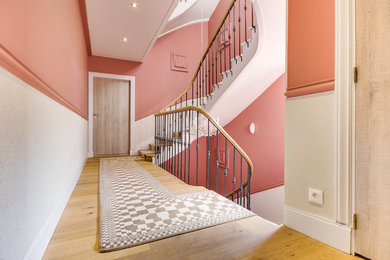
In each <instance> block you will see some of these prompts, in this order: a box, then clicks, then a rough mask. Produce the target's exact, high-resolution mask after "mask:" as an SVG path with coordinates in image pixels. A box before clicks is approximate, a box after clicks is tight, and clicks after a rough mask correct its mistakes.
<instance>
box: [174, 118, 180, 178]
mask: <svg viewBox="0 0 390 260" xmlns="http://www.w3.org/2000/svg"><path fill="white" fill-rule="evenodd" d="M176 117H177V121H176V129H177V131H176V153H175V158H176V177H177V178H179V173H180V169H179V162H180V159H179V158H180V157H179V149H180V146H179V133H180V130H179V121H180V119H179V113H176Z"/></svg>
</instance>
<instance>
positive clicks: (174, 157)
mask: <svg viewBox="0 0 390 260" xmlns="http://www.w3.org/2000/svg"><path fill="white" fill-rule="evenodd" d="M173 118H174V122H173V129H174V131H173V140H174V141H173V154H172V156H173V175H175V176H176V132H177V131H176V113H174V114H173Z"/></svg>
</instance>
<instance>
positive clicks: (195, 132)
mask: <svg viewBox="0 0 390 260" xmlns="http://www.w3.org/2000/svg"><path fill="white" fill-rule="evenodd" d="M247 2H249V0H233V1H232V2H231V3H230V5H229V7H228V10H227V12H226V13H225V15H224V17H223V19H222V21H221V23H220V24H219V26H218V29H217V31H216V32H215V34H214V36H213V37H212V39H211V41H210V43H209V45H208V47H207V49H206V51H205V52H204V54H203V56H202V58H201V61H200V63H199V65H198V67H197V69H196V71H195V74H194V76H193V78H192V80H191V82H190V84H189V85H188V86H187V88H186V89H185V90H184V91H183V92H182V93H181V94H180V95H179V97H177V98H176V99H175V100H173V101H172V102H170V103H169V104H168V105H167V106H166V107H164V108H163V109H162V110H161V111H160V112H159V113H157V114H155V160H154V161H155V163H156V164H157V165H159V166H160V167H162V168H164V169H165V170H167V171H169V172H170V173H172V174H174V175H175V176H176V177H177V178H179V179H181V180H183V181H184V182H186V183H189V184H192V185H203V186H205V187H207V188H208V189H212V190H215V191H217V192H218V193H220V194H223V195H224V196H226V197H228V198H230V199H232V200H233V201H235V202H236V203H238V204H240V205H242V206H244V207H247V208H248V209H250V180H251V177H252V174H253V164H252V162H251V160H250V158H249V157H248V155H247V154H246V153H245V152H244V151H243V150H242V149H241V147H240V146H239V145H238V144H237V143H236V142H235V141H234V140H233V138H231V137H230V136H229V134H228V133H226V131H225V130H224V129H223V128H222V127H221V126H220V125H219V124H218V123H217V122H216V120H214V119H213V118H212V117H211V116H210V115H209V114H208V113H207V112H206V111H204V110H203V109H202V108H201V107H202V106H203V105H205V104H206V102H207V99H209V98H212V95H213V92H214V89H215V88H217V87H219V83H220V82H221V81H222V79H223V78H224V77H229V75H232V74H233V71H232V63H233V62H235V63H238V62H240V60H242V45H243V44H244V45H245V44H246V45H249V37H251V34H252V32H253V31H254V32H255V31H256V17H255V15H254V10H253V3H252V2H251V4H250V8H248V3H247ZM248 9H250V10H248ZM248 24H249V25H250V26H249V27H248ZM194 142H196V146H194V145H193V143H194ZM221 171H222V174H221ZM221 182H222V183H223V185H221Z"/></svg>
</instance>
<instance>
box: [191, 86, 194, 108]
mask: <svg viewBox="0 0 390 260" xmlns="http://www.w3.org/2000/svg"><path fill="white" fill-rule="evenodd" d="M191 84H192V95H191V98H192V105H194V82H192V83H191Z"/></svg>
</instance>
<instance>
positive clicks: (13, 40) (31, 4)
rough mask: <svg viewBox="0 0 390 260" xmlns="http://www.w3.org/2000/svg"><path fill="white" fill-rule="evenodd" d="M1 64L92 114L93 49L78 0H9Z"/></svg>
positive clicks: (1, 14) (1, 22)
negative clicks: (89, 55)
mask: <svg viewBox="0 0 390 260" xmlns="http://www.w3.org/2000/svg"><path fill="white" fill-rule="evenodd" d="M0 65H1V66H3V67H4V68H6V69H7V70H9V71H11V72H12V73H13V74H15V75H16V76H18V77H19V78H21V79H22V80H25V81H26V82H27V83H29V84H31V85H32V86H33V87H35V88H37V89H38V90H40V91H42V92H43V93H45V94H47V95H48V96H49V97H51V98H53V99H54V100H56V101H58V102H59V103H61V104H63V105H65V106H66V107H68V108H69V109H71V110H72V111H74V112H76V113H78V114H80V115H81V116H83V117H84V118H86V117H87V92H88V89H87V50H86V45H85V39H84V33H83V27H82V20H81V15H80V9H79V4H78V1H77V0H67V1H58V0H57V1H53V0H36V1H29V0H7V1H1V8H0Z"/></svg>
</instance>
